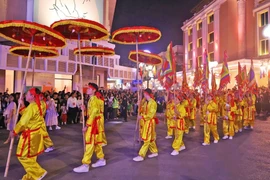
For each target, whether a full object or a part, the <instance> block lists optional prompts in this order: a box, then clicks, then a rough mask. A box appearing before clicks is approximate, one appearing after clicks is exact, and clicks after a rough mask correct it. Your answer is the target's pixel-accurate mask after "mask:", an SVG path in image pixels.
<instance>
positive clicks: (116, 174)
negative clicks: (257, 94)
mask: <svg viewBox="0 0 270 180" xmlns="http://www.w3.org/2000/svg"><path fill="white" fill-rule="evenodd" d="M160 120H161V121H160V123H159V124H158V125H157V145H158V149H159V156H158V157H157V158H154V159H148V158H146V159H145V160H144V161H143V162H133V161H132V158H133V157H135V156H137V152H138V150H139V147H140V146H139V144H136V143H134V128H135V120H134V118H131V119H129V122H127V123H120V122H107V123H106V124H105V127H106V133H107V139H108V145H107V146H106V147H104V152H105V158H106V160H107V166H105V167H101V168H96V169H93V168H91V169H90V171H89V172H88V173H83V174H77V173H74V172H73V171H72V169H73V168H74V167H76V166H79V165H81V158H82V155H83V146H82V135H81V134H82V133H81V125H80V124H72V125H67V126H62V129H61V130H53V131H50V132H49V133H50V136H51V138H52V140H53V141H54V143H55V150H54V151H52V152H50V153H43V154H42V155H40V156H39V157H38V162H39V163H40V165H41V166H42V167H43V168H45V169H46V170H47V171H48V174H47V176H46V177H45V178H44V179H45V180H49V179H52V180H84V179H91V180H268V179H270V137H269V135H270V120H256V122H255V129H254V130H245V131H244V132H242V133H241V134H239V133H238V134H236V136H235V138H234V139H233V140H220V142H219V143H218V144H213V143H212V144H211V145H210V146H206V147H204V146H202V145H201V143H202V142H203V128H202V127H199V126H198V121H197V125H196V130H195V131H191V132H190V134H189V135H185V137H184V143H185V145H186V148H187V149H186V150H184V151H182V152H180V154H179V155H178V156H171V155H170V153H171V152H172V147H171V144H172V141H173V139H170V140H166V139H165V138H164V137H165V136H166V126H165V124H164V122H163V118H160ZM198 120H199V118H198ZM218 126H219V134H220V136H222V130H221V122H220V123H219V124H218ZM7 134H8V133H7V131H6V130H3V129H0V179H6V180H18V179H20V178H21V177H22V176H23V175H24V173H25V172H24V170H23V167H22V166H21V165H20V163H19V162H18V160H17V158H16V157H15V155H14V154H15V149H16V146H15V148H14V149H13V156H12V159H11V165H10V171H9V175H8V178H3V173H4V169H5V163H6V156H7V154H8V146H7V145H3V142H4V140H5V138H6V137H7ZM134 144H135V145H134ZM93 160H94V162H95V161H96V158H94V159H93Z"/></svg>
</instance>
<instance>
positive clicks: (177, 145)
mask: <svg viewBox="0 0 270 180" xmlns="http://www.w3.org/2000/svg"><path fill="white" fill-rule="evenodd" d="M174 101H175V102H174V104H175V106H176V108H175V109H174V117H173V121H175V124H176V127H175V138H174V141H173V144H172V148H173V149H174V150H173V152H172V153H171V155H172V156H176V155H178V154H179V151H182V150H184V149H186V147H185V144H184V142H183V135H184V132H185V119H184V117H185V116H186V109H185V107H184V105H183V104H181V101H182V98H181V97H180V96H178V97H177V98H175V99H174Z"/></svg>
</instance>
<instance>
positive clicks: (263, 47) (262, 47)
mask: <svg viewBox="0 0 270 180" xmlns="http://www.w3.org/2000/svg"><path fill="white" fill-rule="evenodd" d="M266 54H269V51H268V40H267V39H264V40H261V43H260V55H261V56H262V55H266Z"/></svg>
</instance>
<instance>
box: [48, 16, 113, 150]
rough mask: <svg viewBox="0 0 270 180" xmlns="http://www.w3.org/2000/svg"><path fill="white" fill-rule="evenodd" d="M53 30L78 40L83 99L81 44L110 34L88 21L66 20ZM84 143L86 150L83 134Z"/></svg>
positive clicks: (54, 26) (106, 37) (56, 24)
mask: <svg viewBox="0 0 270 180" xmlns="http://www.w3.org/2000/svg"><path fill="white" fill-rule="evenodd" d="M51 28H53V29H55V30H56V31H58V32H60V33H61V34H63V35H64V36H65V38H67V39H71V40H78V51H79V52H78V54H79V66H80V91H81V93H82V102H84V98H83V82H82V60H81V42H80V41H89V40H90V41H91V40H103V39H104V40H105V39H108V37H109V32H108V31H107V29H106V28H105V27H104V26H103V25H102V24H100V23H98V22H95V21H91V20H87V19H66V20H60V21H56V22H54V23H53V24H52V25H51ZM82 119H83V123H82V124H83V128H84V127H85V120H84V111H82ZM83 143H84V148H85V140H84V134H83Z"/></svg>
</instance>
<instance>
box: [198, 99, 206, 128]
mask: <svg viewBox="0 0 270 180" xmlns="http://www.w3.org/2000/svg"><path fill="white" fill-rule="evenodd" d="M205 100H206V98H204V97H202V98H201V103H200V114H201V118H200V126H204V123H205V121H206V111H207V110H206V107H207V104H206V103H205Z"/></svg>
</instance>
